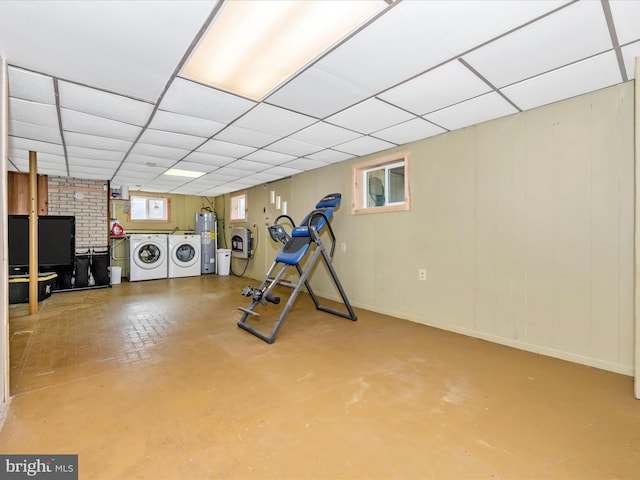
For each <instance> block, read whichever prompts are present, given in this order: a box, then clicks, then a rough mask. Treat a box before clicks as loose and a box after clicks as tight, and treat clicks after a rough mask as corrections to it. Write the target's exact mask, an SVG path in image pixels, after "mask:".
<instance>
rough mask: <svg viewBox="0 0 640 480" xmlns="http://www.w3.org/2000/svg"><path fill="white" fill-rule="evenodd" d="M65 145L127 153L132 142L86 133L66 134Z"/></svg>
mask: <svg viewBox="0 0 640 480" xmlns="http://www.w3.org/2000/svg"><path fill="white" fill-rule="evenodd" d="M64 138H65V143H66V144H67V146H69V145H76V146H78V147H86V148H95V149H98V150H111V151H114V152H123V153H124V152H127V151H128V150H129V149H130V148H131V145H132V144H133V143H132V142H131V141H127V140H121V139H119V138H108V137H103V136H100V135H87V134H85V133H74V132H65V133H64Z"/></svg>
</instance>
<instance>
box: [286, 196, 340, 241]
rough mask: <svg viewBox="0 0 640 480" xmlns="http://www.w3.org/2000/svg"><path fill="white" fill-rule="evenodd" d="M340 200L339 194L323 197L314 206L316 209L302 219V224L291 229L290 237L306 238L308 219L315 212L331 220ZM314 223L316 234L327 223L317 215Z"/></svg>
mask: <svg viewBox="0 0 640 480" xmlns="http://www.w3.org/2000/svg"><path fill="white" fill-rule="evenodd" d="M341 200H342V194H341V193H330V194H329V195H325V196H324V197H323V198H322V199H321V200H320V201H319V202H318V203H317V204H316V209H315V210H314V211H313V212H311V213H309V214H308V215H307V216H306V217H304V218H303V219H302V222H300V226H299V227H296V228H294V229H293V231H292V232H291V236H292V237H308V236H309V227H308V226H307V224H308V223H309V219H310V218H311V217H312V216H313V214H314V213H315V212H317V211H321V212H322V213H324V214H325V215H326V216H327V218H328V219H329V220H331V217H332V216H333V209H334V208H336V207H337V206H338V205H340V201H341ZM314 222H315V224H314V225H313V226H314V227H316V231H318V232H320V231H321V230H322V229H323V228H324V226H325V225H326V223H327V221H326V220H325V219H324V217H323V216H321V215H317V216H316V217H315V219H314Z"/></svg>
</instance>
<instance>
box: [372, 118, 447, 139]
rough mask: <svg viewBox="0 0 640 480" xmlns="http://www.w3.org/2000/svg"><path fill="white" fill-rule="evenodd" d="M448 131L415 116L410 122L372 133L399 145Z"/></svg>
mask: <svg viewBox="0 0 640 480" xmlns="http://www.w3.org/2000/svg"><path fill="white" fill-rule="evenodd" d="M444 132H446V130H445V129H443V128H440V127H438V126H437V125H434V124H433V123H431V122H427V121H426V120H423V119H422V118H415V119H413V120H409V121H408V122H404V123H401V124H399V125H394V126H393V127H389V128H385V129H384V130H379V131H377V132H375V133H373V134H372V136H374V137H376V138H381V139H382V140H386V141H387V142H391V143H395V144H397V145H400V144H403V143H409V142H415V141H416V140H420V139H423V138H428V137H433V136H434V135H439V134H441V133H444Z"/></svg>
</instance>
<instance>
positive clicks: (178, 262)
mask: <svg viewBox="0 0 640 480" xmlns="http://www.w3.org/2000/svg"><path fill="white" fill-rule="evenodd" d="M200 241H201V240H200V235H167V248H168V249H169V278H176V277H195V276H198V275H200V270H201V269H200Z"/></svg>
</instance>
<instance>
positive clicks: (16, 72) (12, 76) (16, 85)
mask: <svg viewBox="0 0 640 480" xmlns="http://www.w3.org/2000/svg"><path fill="white" fill-rule="evenodd" d="M8 71H9V96H10V97H15V98H20V99H22V100H29V101H32V102H36V103H44V104H47V105H55V104H56V94H55V90H54V89H53V79H52V78H51V77H49V76H46V75H40V74H38V73H33V72H28V71H26V70H22V69H20V68H13V67H9V68H8Z"/></svg>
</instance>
